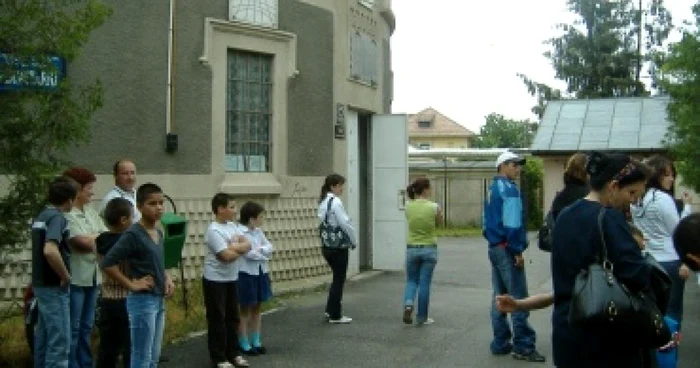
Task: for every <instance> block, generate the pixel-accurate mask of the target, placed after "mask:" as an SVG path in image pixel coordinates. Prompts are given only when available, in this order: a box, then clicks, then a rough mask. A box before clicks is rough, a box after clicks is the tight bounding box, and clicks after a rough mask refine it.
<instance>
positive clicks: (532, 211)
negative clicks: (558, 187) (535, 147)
mask: <svg viewBox="0 0 700 368" xmlns="http://www.w3.org/2000/svg"><path fill="white" fill-rule="evenodd" d="M543 178H544V165H543V163H542V160H541V159H539V158H536V157H528V158H527V164H526V165H525V166H524V167H523V171H522V173H521V183H522V188H523V189H522V190H523V197H524V200H525V213H526V216H527V228H528V229H529V230H537V229H539V228H540V227H541V226H542V222H543V220H544V214H543V202H542V188H543Z"/></svg>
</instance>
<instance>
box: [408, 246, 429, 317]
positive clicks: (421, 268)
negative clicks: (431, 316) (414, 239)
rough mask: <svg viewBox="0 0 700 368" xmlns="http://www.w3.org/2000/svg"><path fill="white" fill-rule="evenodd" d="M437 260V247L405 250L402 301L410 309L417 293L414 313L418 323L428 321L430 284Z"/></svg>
mask: <svg viewBox="0 0 700 368" xmlns="http://www.w3.org/2000/svg"><path fill="white" fill-rule="evenodd" d="M437 258H438V250H437V247H432V248H407V249H406V289H405V290H404V296H403V300H404V306H406V307H409V306H411V307H412V306H413V301H414V300H415V298H416V292H418V313H416V322H418V323H422V322H425V320H427V319H428V306H429V305H430V283H431V281H432V280H433V270H434V269H435V264H437Z"/></svg>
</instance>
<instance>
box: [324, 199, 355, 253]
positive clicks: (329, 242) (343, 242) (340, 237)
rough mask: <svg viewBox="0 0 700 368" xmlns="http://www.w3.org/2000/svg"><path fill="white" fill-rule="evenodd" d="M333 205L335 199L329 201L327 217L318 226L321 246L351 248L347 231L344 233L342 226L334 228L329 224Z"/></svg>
mask: <svg viewBox="0 0 700 368" xmlns="http://www.w3.org/2000/svg"><path fill="white" fill-rule="evenodd" d="M331 204H333V197H331V198H329V199H328V207H327V208H326V216H324V218H323V221H321V224H320V225H318V235H319V237H320V238H321V245H322V246H323V247H326V248H333V249H346V248H350V246H351V244H350V239H349V238H348V235H347V234H346V233H345V231H343V229H342V228H341V227H340V226H333V225H331V224H330V223H329V222H328V215H329V214H330V213H331Z"/></svg>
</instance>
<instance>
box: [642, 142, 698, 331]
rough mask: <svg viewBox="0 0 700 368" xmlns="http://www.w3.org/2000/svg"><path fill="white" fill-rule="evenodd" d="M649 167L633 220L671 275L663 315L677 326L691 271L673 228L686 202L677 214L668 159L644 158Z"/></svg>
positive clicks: (687, 211) (686, 209) (686, 211)
mask: <svg viewBox="0 0 700 368" xmlns="http://www.w3.org/2000/svg"><path fill="white" fill-rule="evenodd" d="M645 163H646V164H647V166H649V168H650V169H651V176H650V177H649V181H648V182H647V187H646V192H645V193H644V196H643V198H642V199H641V200H639V201H638V202H636V203H634V204H633V205H632V206H631V209H630V210H631V214H632V220H633V221H634V224H635V225H636V226H637V227H639V228H640V229H641V230H642V232H643V233H644V236H645V237H646V239H647V252H648V253H649V254H651V255H652V256H653V257H654V259H656V261H658V262H659V264H660V265H661V266H662V267H663V268H664V269H665V270H666V272H667V273H668V275H669V276H671V280H672V284H671V298H670V299H669V302H668V309H667V311H666V315H667V316H668V317H670V318H673V319H674V320H675V321H676V322H678V325H679V326H680V324H681V321H682V319H683V292H684V288H685V280H687V279H688V277H689V276H690V270H689V269H688V267H687V266H686V265H684V264H683V263H682V262H681V260H680V257H679V256H678V254H677V253H676V250H675V249H674V247H673V231H674V230H675V229H676V226H678V222H679V221H680V219H681V218H682V217H685V216H687V215H689V214H690V212H691V208H690V204H689V203H688V202H686V203H685V205H684V208H683V211H682V213H681V215H680V216H679V214H678V210H677V208H676V203H675V201H674V199H673V197H672V196H671V194H670V193H672V192H673V182H674V175H673V164H672V162H671V160H669V159H667V158H665V157H663V156H659V155H655V156H652V157H650V158H649V159H647V160H646V161H645Z"/></svg>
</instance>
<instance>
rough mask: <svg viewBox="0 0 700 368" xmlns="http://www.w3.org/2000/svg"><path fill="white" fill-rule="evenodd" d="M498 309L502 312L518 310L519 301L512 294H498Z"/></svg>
mask: <svg viewBox="0 0 700 368" xmlns="http://www.w3.org/2000/svg"><path fill="white" fill-rule="evenodd" d="M496 309H498V311H499V312H501V313H512V312H515V311H516V310H518V302H517V301H516V300H515V299H514V298H513V297H512V296H510V295H507V294H506V295H497V296H496Z"/></svg>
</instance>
